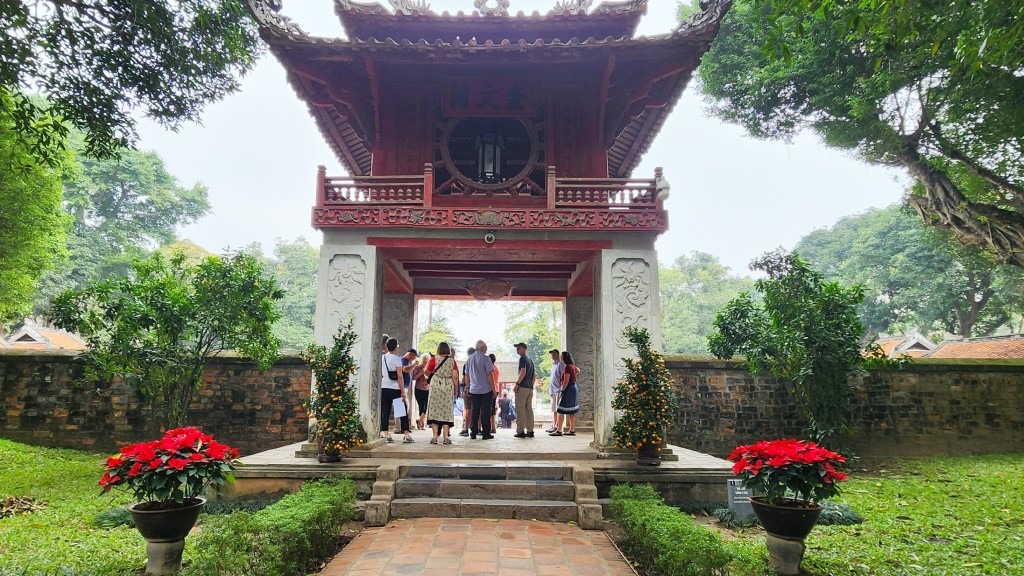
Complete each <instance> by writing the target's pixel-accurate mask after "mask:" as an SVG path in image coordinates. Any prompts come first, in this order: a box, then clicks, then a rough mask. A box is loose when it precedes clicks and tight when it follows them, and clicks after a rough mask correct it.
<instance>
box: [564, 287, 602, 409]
mask: <svg viewBox="0 0 1024 576" xmlns="http://www.w3.org/2000/svg"><path fill="white" fill-rule="evenodd" d="M565 316H566V327H567V329H566V349H567V350H569V352H570V353H571V354H572V359H573V361H574V362H575V363H576V366H578V367H579V369H580V377H579V381H578V383H577V386H579V392H580V413H579V415H578V416H577V417H576V420H577V422H576V424H577V426H586V425H590V424H593V422H594V397H595V383H596V382H597V378H596V376H597V366H596V364H597V363H596V362H595V359H596V358H597V356H596V354H597V350H596V347H595V342H594V336H595V333H596V331H595V326H596V325H595V323H594V297H593V296H577V297H573V298H568V299H566V303H565Z"/></svg>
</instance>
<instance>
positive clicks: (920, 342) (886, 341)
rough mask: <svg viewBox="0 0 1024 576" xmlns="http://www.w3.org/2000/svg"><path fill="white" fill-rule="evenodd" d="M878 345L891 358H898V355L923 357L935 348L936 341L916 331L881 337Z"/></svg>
mask: <svg viewBox="0 0 1024 576" xmlns="http://www.w3.org/2000/svg"><path fill="white" fill-rule="evenodd" d="M878 347H879V348H881V349H882V352H885V355H886V356H888V357H889V358H896V357H898V356H910V357H911V358H921V357H922V356H925V355H927V354H928V352H930V351H932V350H934V349H935V343H934V342H932V341H931V340H929V339H927V338H925V337H924V336H922V335H920V334H918V333H916V332H914V333H912V334H903V335H900V336H889V337H886V338H880V339H879V340H878Z"/></svg>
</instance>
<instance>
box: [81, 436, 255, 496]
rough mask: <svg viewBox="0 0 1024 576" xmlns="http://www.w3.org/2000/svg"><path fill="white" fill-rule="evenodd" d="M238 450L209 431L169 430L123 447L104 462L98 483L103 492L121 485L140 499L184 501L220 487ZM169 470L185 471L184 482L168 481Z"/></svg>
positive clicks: (227, 480) (229, 477)
mask: <svg viewBox="0 0 1024 576" xmlns="http://www.w3.org/2000/svg"><path fill="white" fill-rule="evenodd" d="M238 456H239V452H238V450H237V449H235V448H231V447H229V446H226V445H224V444H221V443H219V442H217V441H215V440H214V439H213V436H211V435H209V434H203V433H202V432H201V431H200V430H198V429H196V428H191V427H185V428H176V429H174V430H168V431H167V432H166V433H165V434H164V435H163V437H162V438H160V439H159V440H153V441H149V442H139V443H137V444H131V445H129V446H124V447H123V448H121V450H120V454H117V455H114V456H111V457H110V458H107V459H106V461H105V463H104V464H105V471H104V473H103V476H102V477H101V478H100V481H99V485H100V486H102V487H103V491H104V492H108V491H109V490H110V489H111V488H114V487H122V488H128V489H129V490H131V491H132V492H133V493H134V494H135V495H136V497H137V498H138V499H139V501H173V502H178V503H184V502H186V501H190V500H192V499H194V498H197V497H199V496H202V495H203V494H204V493H205V492H206V490H207V488H210V487H212V488H214V489H215V490H218V491H219V490H220V488H221V487H222V486H223V485H224V484H225V483H226V482H229V481H231V480H233V478H232V477H231V470H232V469H233V468H234V466H235V465H236V464H238V462H237V461H236V459H237V458H238ZM169 470H172V471H174V472H175V473H177V472H191V471H193V470H195V471H200V470H201V471H202V472H203V473H200V474H192V473H188V474H186V476H185V480H184V481H183V482H168V481H167V473H168V471H169Z"/></svg>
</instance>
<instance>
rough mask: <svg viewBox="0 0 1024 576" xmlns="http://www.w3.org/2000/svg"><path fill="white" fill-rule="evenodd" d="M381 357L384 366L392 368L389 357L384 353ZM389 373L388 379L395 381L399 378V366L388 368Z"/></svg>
mask: <svg viewBox="0 0 1024 576" xmlns="http://www.w3.org/2000/svg"><path fill="white" fill-rule="evenodd" d="M380 359H381V360H382V361H383V362H384V367H385V368H391V366H388V361H387V358H385V357H384V356H383V355H381V357H380ZM387 373H388V379H389V380H395V381H397V380H398V367H397V366H396V367H395V369H394V370H388V371H387Z"/></svg>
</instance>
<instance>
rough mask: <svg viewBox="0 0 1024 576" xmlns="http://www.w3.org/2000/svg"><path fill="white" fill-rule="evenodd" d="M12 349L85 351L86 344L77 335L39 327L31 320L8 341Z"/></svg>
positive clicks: (27, 320)
mask: <svg viewBox="0 0 1024 576" xmlns="http://www.w3.org/2000/svg"><path fill="white" fill-rule="evenodd" d="M7 343H8V344H9V345H10V347H11V348H19V349H29V350H53V349H58V350H85V342H84V341H83V340H82V339H81V338H79V337H78V336H77V335H75V334H71V333H70V332H66V331H64V330H57V329H55V328H45V327H43V326H39V325H38V324H36V323H35V322H33V321H32V320H30V319H25V324H24V325H23V326H22V327H21V328H19V329H17V330H15V331H14V333H12V334H11V335H10V337H9V338H8V339H7Z"/></svg>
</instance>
